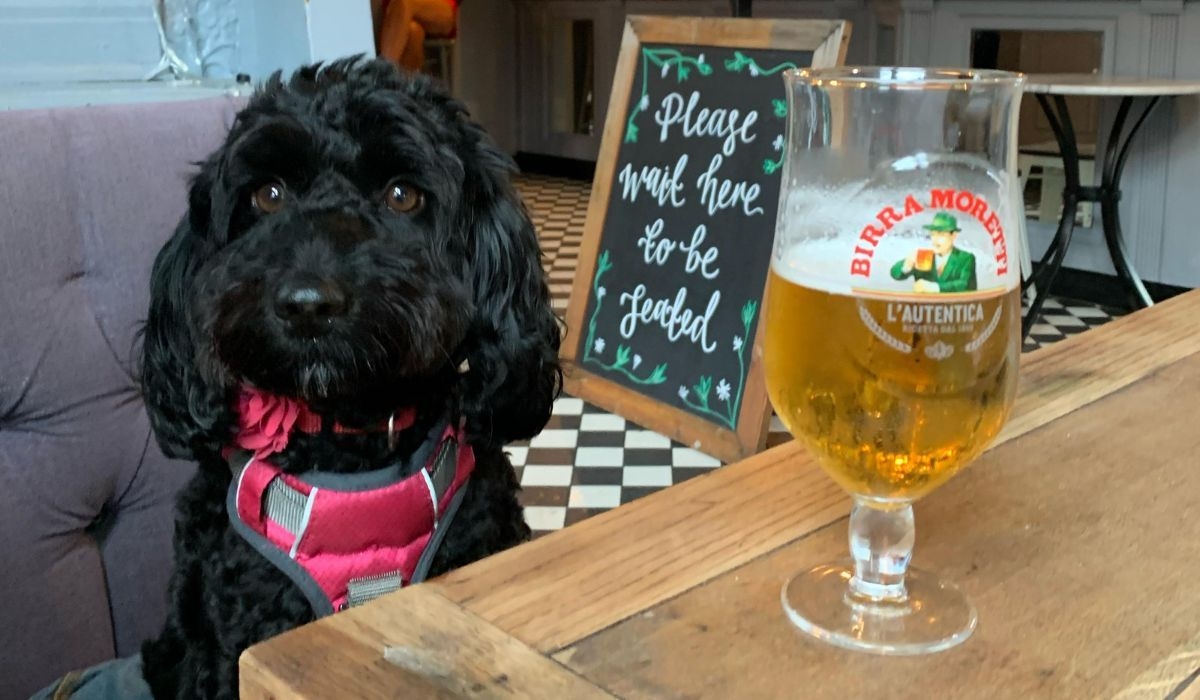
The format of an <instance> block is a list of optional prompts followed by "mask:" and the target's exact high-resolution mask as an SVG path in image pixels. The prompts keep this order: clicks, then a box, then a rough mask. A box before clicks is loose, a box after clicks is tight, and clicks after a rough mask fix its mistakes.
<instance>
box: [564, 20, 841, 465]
mask: <svg viewBox="0 0 1200 700" xmlns="http://www.w3.org/2000/svg"><path fill="white" fill-rule="evenodd" d="M847 36H848V29H847V28H846V26H845V23H843V22H826V21H817V22H810V21H785V20H744V19H699V18H684V19H678V18H673V19H667V18H650V17H630V18H629V19H628V22H627V25H626V33H625V40H624V42H623V43H622V47H621V57H620V61H619V63H618V67H617V75H616V79H615V80H614V87H613V95H612V99H611V100H610V109H609V114H608V117H607V121H606V124H605V132H604V138H603V143H602V146H601V154H600V158H599V161H598V163H597V168H596V180H595V183H594V185H593V190H592V200H591V203H590V206H589V210H588V221H587V226H586V230H585V234H584V241H583V246H582V250H581V257H580V264H579V270H578V273H577V274H578V276H577V278H576V280H575V285H574V287H573V290H572V296H571V302H570V305H569V307H568V313H567V324H568V339H567V341H566V342H565V343H564V359H565V360H567V380H568V381H567V390H568V391H569V392H571V393H572V394H574V395H576V396H580V397H581V398H584V399H586V400H589V401H592V402H593V403H596V404H598V405H600V406H603V407H604V408H606V409H608V410H611V411H613V412H616V413H618V414H621V415H624V416H626V417H627V418H630V419H632V420H635V421H636V422H638V423H640V424H642V425H643V426H645V427H647V428H651V429H654V430H658V431H659V432H662V433H663V434H666V435H669V436H671V437H673V438H675V439H677V440H680V441H681V442H684V443H686V444H689V445H693V446H695V447H697V449H700V450H702V451H705V452H708V453H710V454H713V455H715V456H717V457H719V458H722V459H726V460H732V459H737V458H740V457H743V456H746V455H748V454H751V453H753V452H754V451H756V450H758V449H761V447H762V446H763V443H764V441H765V438H766V431H767V419H768V417H769V415H770V414H769V410H768V408H769V407H768V402H767V398H766V391H765V388H764V387H763V386H762V380H761V373H760V372H759V371H758V362H757V361H756V358H757V357H758V356H759V354H760V353H757V352H756V349H757V348H758V347H759V329H758V318H759V311H760V310H761V300H762V294H763V289H764V286H765V283H766V275H767V269H768V265H769V261H770V253H771V244H772V240H773V237H774V230H775V213H776V206H777V203H778V198H779V190H780V182H779V179H780V174H779V171H780V167H781V165H782V161H783V152H784V150H783V149H784V131H785V127H786V117H787V107H786V102H785V92H784V82H783V79H782V76H781V75H780V74H781V73H782V72H783V71H784V70H786V69H788V68H794V67H799V66H820V65H834V64H836V63H838V62H840V60H841V57H842V56H843V55H844V45H845V40H846V38H847Z"/></svg>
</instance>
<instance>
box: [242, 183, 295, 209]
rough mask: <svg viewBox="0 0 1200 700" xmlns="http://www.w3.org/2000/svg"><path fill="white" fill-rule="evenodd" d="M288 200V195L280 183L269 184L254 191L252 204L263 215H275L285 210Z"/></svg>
mask: <svg viewBox="0 0 1200 700" xmlns="http://www.w3.org/2000/svg"><path fill="white" fill-rule="evenodd" d="M286 199H287V193H286V191H285V190H284V189H283V185H282V184H280V183H278V182H269V183H267V184H265V185H263V186H262V187H259V188H258V189H257V190H255V191H254V196H253V197H252V198H251V199H250V202H251V204H253V205H254V208H255V209H256V210H258V211H260V212H262V213H263V214H274V213H275V212H277V211H279V210H280V209H283V203H284V201H285V200H286Z"/></svg>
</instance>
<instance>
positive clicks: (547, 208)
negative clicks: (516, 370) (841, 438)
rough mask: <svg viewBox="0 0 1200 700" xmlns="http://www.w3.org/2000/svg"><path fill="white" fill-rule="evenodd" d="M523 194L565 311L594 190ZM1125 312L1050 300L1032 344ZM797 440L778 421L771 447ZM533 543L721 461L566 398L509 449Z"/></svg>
mask: <svg viewBox="0 0 1200 700" xmlns="http://www.w3.org/2000/svg"><path fill="white" fill-rule="evenodd" d="M517 188H518V190H519V191H520V193H521V196H522V197H523V198H524V200H525V203H526V205H527V206H528V208H529V211H530V215H531V216H532V217H533V223H534V225H535V226H536V228H537V231H538V235H539V237H540V238H541V241H542V250H543V253H544V260H543V264H544V265H545V268H546V271H547V274H548V275H549V279H550V293H551V296H552V298H553V303H554V308H555V309H556V310H557V311H558V312H559V313H565V312H566V308H567V301H568V299H569V298H570V295H571V283H572V281H573V280H574V278H575V268H576V265H577V264H578V262H579V245H580V240H581V239H582V237H583V226H584V222H585V220H586V219H587V202H588V197H589V195H590V194H591V184H590V183H586V182H579V181H576V180H567V179H560V178H550V177H542V176H522V177H521V178H519V179H518V181H517ZM1120 313H1121V312H1119V311H1113V310H1111V309H1105V308H1102V307H1099V306H1096V305H1095V304H1090V303H1087V302H1077V301H1074V300H1068V299H1059V298H1051V299H1049V300H1047V302H1046V304H1045V307H1044V309H1043V313H1042V321H1041V322H1040V323H1038V324H1036V325H1035V326H1034V327H1033V329H1032V331H1031V332H1030V336H1029V338H1028V339H1026V342H1025V348H1024V349H1025V350H1026V351H1030V350H1035V349H1037V348H1038V347H1041V346H1043V345H1048V344H1050V343H1053V342H1055V341H1058V340H1062V339H1063V338H1066V337H1067V336H1070V335H1074V334H1076V333H1081V332H1083V331H1085V330H1087V329H1089V328H1093V327H1095V326H1098V325H1101V324H1103V323H1106V322H1108V321H1110V320H1112V319H1113V318H1114V317H1115V316H1116V315H1119V314H1120ZM789 439H790V436H789V435H788V434H787V432H786V431H785V430H784V428H783V426H782V425H781V424H780V423H779V421H778V419H772V421H771V433H770V436H769V437H768V439H767V444H768V445H777V444H779V443H781V442H785V441H787V440H789ZM509 452H510V454H511V455H512V461H513V464H514V465H515V466H516V468H517V475H518V477H519V478H520V480H521V487H522V502H523V503H524V505H525V517H526V520H528V522H529V525H530V527H531V528H532V529H533V530H534V533H535V536H537V535H541V534H545V533H547V532H550V531H553V530H558V529H560V528H562V527H565V526H567V525H571V524H572V523H576V522H579V521H580V520H583V519H585V518H587V517H589V516H592V515H595V514H596V513H600V512H602V511H605V510H608V509H610V508H615V507H616V506H619V505H621V504H622V503H628V502H629V501H631V500H633V499H635V498H639V497H641V496H644V495H646V494H649V493H652V492H654V491H657V490H659V489H662V488H664V487H667V486H671V485H672V484H677V483H679V482H681V481H684V480H686V479H690V478H692V477H694V476H698V475H700V474H704V473H705V472H708V471H710V470H712V469H715V468H717V467H720V466H721V462H719V461H717V460H715V459H713V458H712V457H709V456H707V455H704V454H702V453H699V452H696V451H695V450H693V449H690V448H688V447H684V446H683V445H681V444H679V443H676V442H672V441H671V440H669V439H667V438H666V437H664V436H662V435H659V434H657V433H655V432H652V431H649V430H645V429H644V428H642V427H641V426H639V425H636V424H635V423H632V422H629V421H626V420H625V419H623V418H621V417H620V416H615V415H612V414H610V413H607V412H605V411H603V410H601V409H599V408H596V407H595V406H592V405H590V404H588V403H586V402H584V401H582V400H580V399H577V398H573V397H563V398H561V399H559V400H558V403H557V404H555V407H554V415H553V416H552V417H551V419H550V423H549V424H548V425H547V426H546V429H545V430H544V431H542V433H541V434H540V435H538V436H537V437H535V438H534V439H533V440H530V441H527V442H518V443H513V445H512V446H511V447H510V448H509Z"/></svg>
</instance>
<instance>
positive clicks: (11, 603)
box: [0, 97, 237, 700]
mask: <svg viewBox="0 0 1200 700" xmlns="http://www.w3.org/2000/svg"><path fill="white" fill-rule="evenodd" d="M236 107H237V102H236V101H235V98H227V97H218V98H210V99H203V100H192V101H183V102H158V103H141V104H130V105H121V106H113V105H110V106H103V107H78V108H63V109H48V110H40V109H39V110H17V111H7V112H4V111H0V600H2V602H0V700H8V699H9V698H26V697H28V695H29V694H30V693H32V692H33V691H35V690H37V689H38V688H40V687H42V686H44V685H46V684H47V683H49V682H51V681H52V680H53V679H55V678H56V677H58V676H59V675H61V674H62V673H64V672H66V671H68V670H71V669H76V668H82V667H85V666H88V665H91V664H94V663H97V662H100V661H103V660H105V659H110V658H113V657H114V656H125V655H129V654H132V653H135V652H136V651H137V650H138V646H139V644H140V643H141V641H142V640H143V639H145V638H146V637H148V636H151V635H153V634H155V633H156V631H157V630H158V628H159V627H160V625H161V624H162V620H163V616H164V614H165V608H166V585H167V578H168V574H169V572H170V569H171V559H172V554H171V533H172V529H173V509H174V499H175V493H176V492H177V491H178V489H179V488H180V486H182V485H183V483H184V482H185V481H186V480H187V479H188V478H189V477H190V475H191V473H192V469H193V467H192V466H191V465H190V464H187V463H182V462H177V461H172V460H168V459H166V458H165V457H163V455H162V454H161V453H160V452H159V450H158V446H157V445H156V444H155V442H154V440H153V438H152V436H151V434H150V428H149V425H148V422H147V418H146V413H145V410H144V408H143V406H142V402H141V400H140V398H139V394H138V387H137V385H136V384H135V381H134V378H133V376H134V375H133V370H134V369H135V362H134V358H135V357H136V354H135V333H136V331H137V329H138V325H139V324H140V322H141V321H142V319H144V318H145V314H146V307H147V295H148V288H149V283H148V279H149V273H150V266H151V263H152V262H153V259H154V255H155V253H156V252H157V250H158V248H159V246H160V245H162V243H163V241H165V240H166V239H167V237H168V236H169V235H170V233H171V232H172V230H173V229H174V227H175V224H176V222H177V221H178V220H179V218H180V217H181V216H182V215H183V213H184V207H185V204H186V188H187V182H186V178H187V177H188V176H189V175H190V174H191V172H192V171H193V167H192V165H191V164H192V163H193V162H194V161H197V160H200V159H201V158H203V157H204V156H205V155H206V154H207V153H208V152H209V151H210V150H211V149H212V148H214V147H215V146H216V145H217V143H218V142H219V141H220V139H221V138H222V137H223V135H224V132H225V130H226V129H227V127H228V125H229V124H230V123H231V121H232V118H233V114H234V111H235V109H236Z"/></svg>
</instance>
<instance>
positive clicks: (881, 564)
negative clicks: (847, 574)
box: [850, 499, 916, 603]
mask: <svg viewBox="0 0 1200 700" xmlns="http://www.w3.org/2000/svg"><path fill="white" fill-rule="evenodd" d="M915 541H916V530H915V527H914V525H913V511H912V505H911V504H904V505H902V506H899V507H896V508H890V509H887V510H884V509H882V508H876V507H873V506H871V505H870V504H868V503H866V502H865V501H860V500H858V499H855V501H854V509H853V510H851V511H850V555H851V556H852V557H854V576H853V577H852V578H851V579H850V596H851V598H852V599H856V600H857V601H859V602H863V603H902V602H904V601H905V600H906V599H907V597H908V592H907V591H906V590H905V589H904V573H905V572H906V571H908V562H909V560H910V559H912V550H913V543H914V542H915Z"/></svg>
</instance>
